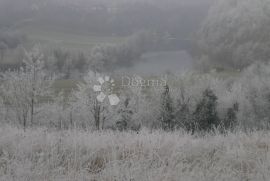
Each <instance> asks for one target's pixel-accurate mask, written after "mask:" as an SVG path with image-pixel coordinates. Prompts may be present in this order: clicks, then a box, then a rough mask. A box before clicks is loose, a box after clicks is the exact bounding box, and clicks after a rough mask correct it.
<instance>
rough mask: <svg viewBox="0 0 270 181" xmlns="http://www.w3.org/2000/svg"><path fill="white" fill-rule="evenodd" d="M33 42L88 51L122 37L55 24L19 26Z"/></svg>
mask: <svg viewBox="0 0 270 181" xmlns="http://www.w3.org/2000/svg"><path fill="white" fill-rule="evenodd" d="M19 29H20V31H21V32H23V33H25V34H26V35H27V37H28V38H29V39H30V41H31V42H33V43H41V44H43V45H45V46H47V47H49V48H59V47H60V48H66V49H70V50H79V51H90V50H91V48H93V47H94V46H96V45H100V44H115V43H120V42H122V41H123V39H124V38H123V37H117V36H97V35H94V34H91V33H86V32H84V33H82V32H76V31H72V30H67V29H64V28H63V27H57V26H51V25H47V26H44V25H43V26H40V25H35V24H27V25H24V26H22V27H20V28H19Z"/></svg>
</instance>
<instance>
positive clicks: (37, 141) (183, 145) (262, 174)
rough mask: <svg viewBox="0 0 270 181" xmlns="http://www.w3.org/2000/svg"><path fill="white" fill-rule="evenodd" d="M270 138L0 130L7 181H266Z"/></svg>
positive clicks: (2, 173)
mask: <svg viewBox="0 0 270 181" xmlns="http://www.w3.org/2000/svg"><path fill="white" fill-rule="evenodd" d="M269 137H270V133H268V132H254V133H250V134H244V133H235V134H229V135H228V136H222V135H214V136H210V135H209V136H206V137H197V138H196V137H194V136H191V135H188V134H185V133H180V132H175V133H165V132H159V131H155V132H153V133H150V132H149V131H147V130H143V131H142V132H141V133H139V134H137V133H116V132H92V133H90V132H83V131H63V132H62V131H61V132H54V131H50V132H48V131H46V130H43V129H37V130H26V132H25V133H24V131H23V130H21V129H17V128H13V127H9V126H4V127H2V128H0V180H3V181H11V180H15V181H26V180H27V181H28V180H29V181H50V180H52V181H54V180H57V181H58V180H59V181H60V180H61V181H68V180H70V181H77V180H78V181H83V180H86V181H88V180H89V181H148V180H149V181H182V180H183V181H189V180H190V181H198V180H200V181H203V180H205V181H212V180H213V181H214V180H228V181H233V180H245V181H247V180H256V181H263V180H268V178H269V177H270V172H269V171H270V170H269V169H270V152H269V145H270V139H269Z"/></svg>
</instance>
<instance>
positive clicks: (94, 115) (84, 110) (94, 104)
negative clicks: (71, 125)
mask: <svg viewBox="0 0 270 181" xmlns="http://www.w3.org/2000/svg"><path fill="white" fill-rule="evenodd" d="M101 77H103V76H102V75H100V74H97V73H94V72H92V71H90V72H89V73H88V74H87V75H86V76H85V77H84V80H83V82H81V83H79V84H78V88H77V90H75V91H74V92H73V96H74V97H75V99H76V103H75V104H76V105H75V107H76V109H77V111H79V112H80V113H81V114H83V116H82V115H81V117H83V119H86V121H87V125H90V126H92V127H95V128H96V129H97V130H100V129H104V128H105V126H106V123H107V122H108V121H109V120H110V119H112V118H113V117H114V113H116V112H114V111H113V109H114V106H111V105H110V104H109V101H108V100H107V99H104V102H100V101H99V100H98V99H97V98H98V96H99V93H97V92H95V90H94V87H95V85H97V84H99V82H98V80H99V79H100V78H101Z"/></svg>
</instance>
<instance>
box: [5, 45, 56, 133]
mask: <svg viewBox="0 0 270 181" xmlns="http://www.w3.org/2000/svg"><path fill="white" fill-rule="evenodd" d="M23 62H24V66H23V67H21V68H20V69H19V70H17V71H8V72H5V73H3V74H2V77H3V84H2V85H1V96H3V97H4V98H5V100H7V102H8V104H9V106H11V107H12V108H13V110H14V112H15V113H16V115H17V118H18V120H19V122H20V123H22V124H23V126H24V128H26V126H27V120H28V119H30V124H31V125H33V123H34V116H35V113H36V110H35V108H36V106H37V104H38V103H40V102H41V99H42V98H44V99H47V98H48V96H50V89H51V86H52V84H53V83H54V80H55V77H52V76H47V75H46V73H45V71H44V63H43V54H42V53H41V51H40V48H39V47H38V46H35V47H34V48H33V49H32V51H30V52H26V59H25V60H24V61H23Z"/></svg>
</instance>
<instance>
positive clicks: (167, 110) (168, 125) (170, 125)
mask: <svg viewBox="0 0 270 181" xmlns="http://www.w3.org/2000/svg"><path fill="white" fill-rule="evenodd" d="M159 119H160V122H161V126H162V128H163V129H164V130H173V129H174V127H175V120H174V108H173V100H172V98H171V95H170V88H169V86H168V85H166V86H165V88H164V92H163V93H162V95H161V108H160V118H159Z"/></svg>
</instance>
